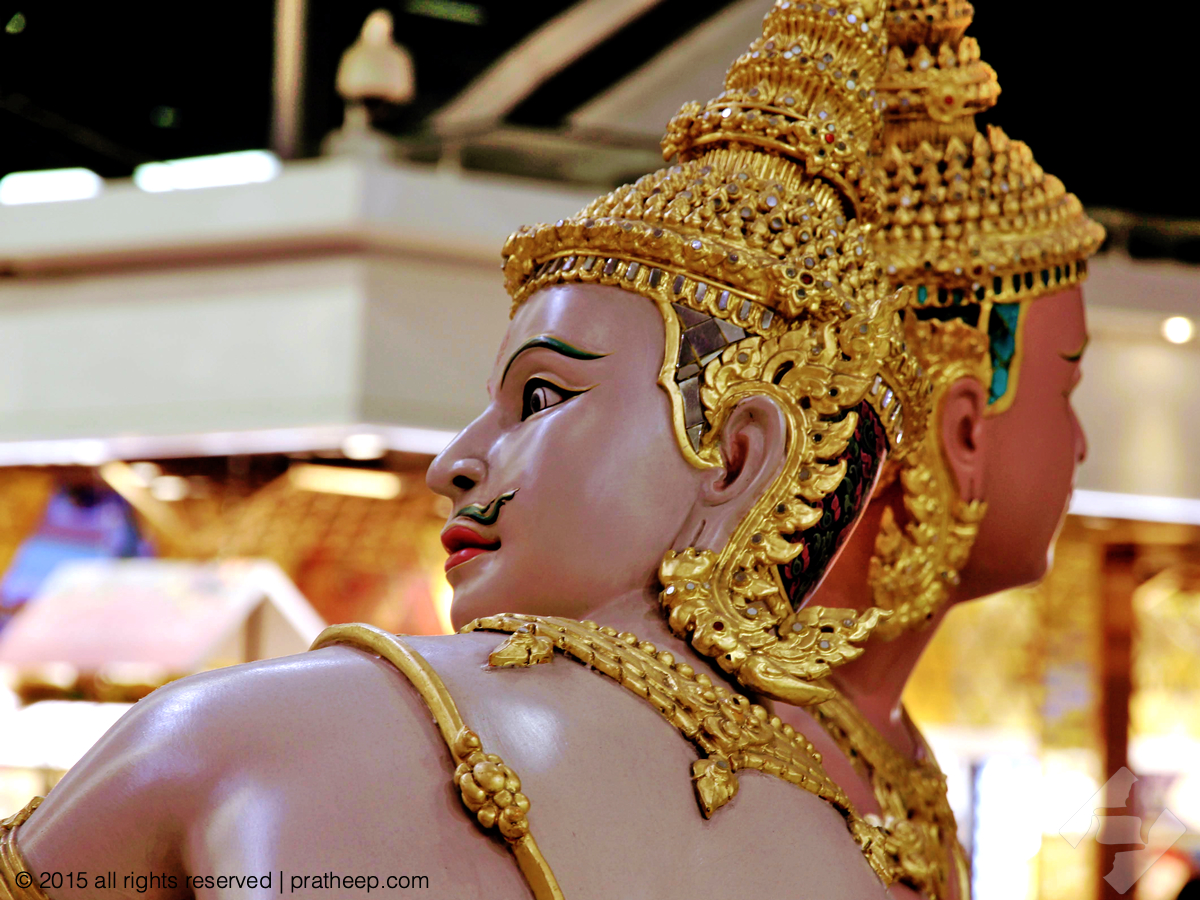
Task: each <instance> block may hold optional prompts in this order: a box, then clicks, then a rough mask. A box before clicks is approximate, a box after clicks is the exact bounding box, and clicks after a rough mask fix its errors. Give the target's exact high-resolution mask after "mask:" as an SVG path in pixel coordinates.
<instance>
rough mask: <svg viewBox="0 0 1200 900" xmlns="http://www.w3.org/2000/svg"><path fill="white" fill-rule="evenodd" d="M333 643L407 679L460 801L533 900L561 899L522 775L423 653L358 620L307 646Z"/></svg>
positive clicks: (317, 647)
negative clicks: (472, 721)
mask: <svg viewBox="0 0 1200 900" xmlns="http://www.w3.org/2000/svg"><path fill="white" fill-rule="evenodd" d="M334 644H345V645H347V646H351V647H357V648H358V649H360V650H366V651H367V652H368V653H374V654H376V655H377V656H380V657H382V658H383V659H386V660H387V661H388V662H390V663H391V664H392V665H393V666H395V667H396V669H397V670H399V672H400V674H401V675H403V676H404V677H405V678H407V679H408V680H409V682H411V683H412V686H413V687H414V688H416V690H417V693H418V694H420V695H421V699H422V700H424V701H425V705H426V706H427V707H429V711H430V712H431V713H433V718H434V721H435V722H436V723H437V726H438V730H439V731H440V732H441V735H442V739H443V740H444V741H445V742H446V747H447V748H448V749H449V751H450V757H451V759H452V761H453V762H454V765H455V769H454V776H453V781H454V786H455V788H456V789H457V790H458V792H459V796H460V797H461V798H462V802H463V805H464V806H466V808H467V809H468V810H469V811H470V812H471V813H472V814H473V815H474V817H475V820H476V821H477V822H478V823H479V825H480V826H481V827H482V828H483V829H484V830H485V831H489V830H491V829H493V828H494V829H496V830H497V831H499V832H500V835H501V837H503V838H504V840H505V842H506V843H507V844H508V846H509V849H510V850H512V853H513V856H514V857H515V858H516V860H517V866H518V867H519V868H520V870H521V874H522V875H523V876H524V877H525V881H526V882H527V883H528V884H529V888H530V890H531V891H532V892H533V896H534V898H535V900H563V893H562V890H561V889H560V888H559V886H558V881H557V880H556V879H555V877H554V872H553V871H552V870H551V869H550V864H549V863H548V862H547V861H546V858H545V857H544V856H542V852H541V850H539V849H538V845H537V841H536V840H534V837H533V834H532V832H530V830H529V798H528V797H526V796H525V795H524V794H523V793H521V779H520V778H518V777H517V773H516V772H514V771H513V770H512V769H510V768H509V767H508V766H506V765H505V764H504V761H503V760H502V759H501V758H500V757H499V756H497V755H496V754H494V753H485V752H484V750H483V746H482V744H481V743H480V740H479V735H477V734H476V733H475V732H474V731H472V730H471V729H470V728H468V727H467V726H466V725H465V724H464V723H463V720H462V716H461V715H460V714H459V712H458V707H457V705H455V703H454V698H453V697H451V696H450V692H449V691H448V690H446V685H445V683H443V681H442V679H441V678H439V677H438V674H437V672H436V671H434V669H433V667H432V666H431V665H429V663H428V662H427V661H426V660H425V658H424V657H422V656H421V654H419V653H417V651H416V650H414V649H412V647H410V646H408V644H406V643H405V642H404V641H403V640H402V639H401V638H399V637H397V636H396V635H393V634H389V633H387V632H386V631H382V630H381V629H378V628H375V627H373V626H371V625H364V624H358V623H356V624H349V625H331V626H330V627H329V628H326V629H325V630H324V631H322V632H321V633H320V634H319V635H317V639H316V640H315V641H314V642H313V645H312V647H311V648H310V649H313V650H320V649H321V648H322V647H329V646H332V645H334Z"/></svg>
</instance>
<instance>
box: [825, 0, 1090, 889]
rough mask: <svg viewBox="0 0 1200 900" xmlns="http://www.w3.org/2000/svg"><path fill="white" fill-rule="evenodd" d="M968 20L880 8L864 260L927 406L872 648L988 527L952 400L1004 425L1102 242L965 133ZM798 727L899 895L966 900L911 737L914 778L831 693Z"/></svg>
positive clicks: (955, 7)
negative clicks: (846, 784)
mask: <svg viewBox="0 0 1200 900" xmlns="http://www.w3.org/2000/svg"><path fill="white" fill-rule="evenodd" d="M972 16H973V9H972V7H971V5H970V4H969V3H967V2H965V0H916V2H909V0H893V2H891V3H890V4H889V8H888V11H887V27H888V39H889V49H888V53H887V67H886V71H885V73H884V75H883V76H882V78H881V79H880V82H879V86H878V92H879V98H880V101H881V104H882V105H883V108H884V148H883V152H882V156H881V157H880V158H879V160H878V164H877V167H876V172H877V175H878V177H879V181H880V183H881V185H882V189H883V205H884V219H883V222H882V227H881V228H879V229H878V230H877V232H876V235H875V239H874V246H873V250H874V252H875V253H876V254H877V255H878V258H879V259H880V262H881V263H882V264H883V265H884V266H885V267H886V271H887V273H888V275H889V277H891V278H892V279H894V280H895V281H896V282H897V283H899V284H902V285H905V286H906V287H909V288H911V291H910V292H909V293H907V294H906V298H907V303H908V306H909V310H908V314H907V316H906V323H905V334H906V344H907V347H906V348H905V350H904V352H906V353H908V354H909V355H910V356H911V357H912V358H913V359H914V360H915V361H916V362H918V363H919V364H920V365H921V367H922V368H923V369H924V370H925V371H926V372H927V373H928V375H929V377H930V378H931V380H932V384H933V394H932V397H931V406H932V410H931V415H930V419H929V423H928V428H927V429H926V431H925V433H924V435H923V437H922V438H921V439H920V441H919V442H918V443H917V444H916V445H915V446H914V447H912V448H911V449H910V452H909V453H908V455H907V456H906V457H905V458H904V459H903V460H901V461H900V462H899V463H898V465H897V466H896V467H894V468H893V469H892V471H891V472H890V473H889V474H897V475H898V477H899V481H900V484H901V486H902V489H903V504H904V510H905V512H906V513H907V521H906V522H905V523H904V525H903V527H901V525H900V524H899V523H898V522H897V520H896V516H895V515H893V512H892V509H891V508H890V507H887V508H885V510H884V514H883V517H882V519H881V521H880V526H879V531H878V534H877V536H876V539H875V553H874V556H873V558H872V559H871V562H870V569H869V582H870V587H871V591H872V594H873V602H874V604H875V606H876V607H877V608H879V609H882V610H886V611H888V612H890V613H891V615H890V616H882V617H880V620H879V624H878V626H877V628H876V629H875V631H874V633H875V634H878V635H880V636H881V637H883V638H884V639H895V638H897V637H900V636H902V635H904V634H905V633H906V632H908V631H910V630H912V629H916V628H921V627H923V626H926V625H928V624H929V623H930V622H931V621H933V620H935V619H936V618H937V615H938V613H939V612H941V611H942V609H943V608H944V606H945V604H946V603H947V601H948V599H949V597H950V595H951V592H952V590H953V588H954V587H955V586H956V585H958V584H959V571H960V569H961V568H962V567H963V566H964V565H965V564H966V562H967V560H968V557H969V556H970V553H971V549H972V545H973V543H974V541H975V538H976V535H977V533H978V530H979V524H980V522H981V520H982V519H983V517H984V514H985V512H986V505H985V504H984V503H983V502H981V501H978V500H969V501H968V500H964V499H963V495H962V493H961V491H960V485H959V484H958V483H957V481H956V479H955V476H954V474H953V472H952V471H951V469H950V467H949V464H948V461H947V459H946V457H945V453H944V450H943V433H942V414H943V400H944V398H945V397H946V394H947V391H948V390H949V388H950V387H951V385H953V384H954V383H955V382H958V381H960V380H961V379H963V378H972V379H975V380H976V381H978V382H979V384H980V385H982V386H983V387H984V388H985V390H986V391H987V402H988V406H987V410H986V414H987V415H992V416H994V415H997V414H999V413H1001V412H1004V411H1005V410H1007V409H1008V408H1009V406H1010V405H1011V403H1012V402H1013V397H1014V396H1015V391H1016V388H1017V381H1018V375H1019V370H1020V364H1021V356H1022V337H1021V334H1022V332H1021V324H1022V321H1023V317H1024V313H1025V311H1026V310H1027V309H1028V306H1029V303H1030V302H1033V301H1035V300H1036V299H1037V298H1040V297H1045V296H1050V295H1053V294H1058V293H1060V292H1063V291H1065V290H1069V289H1071V288H1072V287H1074V286H1075V285H1077V284H1079V283H1080V282H1081V281H1082V280H1083V279H1084V278H1085V277H1086V272H1087V257H1088V256H1090V255H1091V254H1092V253H1094V252H1095V251H1096V250H1097V248H1098V247H1099V245H1100V243H1101V241H1102V240H1103V236H1104V233H1103V229H1101V228H1100V226H1099V225H1097V224H1096V223H1095V222H1092V221H1091V220H1090V219H1088V218H1087V216H1086V215H1084V213H1083V210H1082V207H1081V205H1080V203H1079V201H1078V200H1077V199H1076V198H1075V197H1074V195H1071V194H1068V193H1067V192H1066V191H1065V190H1064V188H1063V186H1062V183H1061V182H1060V181H1059V180H1058V179H1056V178H1054V177H1053V176H1051V175H1047V174H1046V173H1044V172H1043V170H1042V169H1041V168H1040V167H1039V166H1038V165H1037V164H1036V163H1035V162H1034V160H1033V156H1032V154H1031V153H1030V151H1029V148H1028V147H1027V146H1026V145H1025V144H1023V143H1020V142H1018V141H1011V140H1009V139H1008V137H1007V136H1006V135H1004V133H1003V132H1002V131H1000V130H999V129H997V128H989V130H988V134H987V135H986V136H984V135H983V134H980V133H978V132H977V131H976V127H975V121H974V115H975V114H976V113H978V112H982V111H984V110H986V109H988V108H990V107H991V106H992V105H993V104H994V103H995V101H996V98H997V96H998V94H999V90H1000V89H999V85H998V83H997V80H996V75H995V72H994V71H993V70H992V69H991V68H990V67H989V66H988V65H987V64H986V63H984V62H983V61H982V60H981V59H980V54H979V46H978V44H977V42H976V41H975V40H974V39H973V38H969V37H965V36H964V32H965V30H966V28H967V27H968V26H969V24H970V22H971V19H972ZM835 677H836V676H835ZM826 687H831V686H830V685H828V684H827V685H826ZM810 712H811V714H812V716H813V717H814V718H816V719H817V721H818V722H819V723H820V724H821V725H822V726H823V727H824V728H825V730H826V731H827V732H828V734H829V735H830V736H831V737H832V738H833V739H834V742H835V743H836V744H837V745H838V746H839V747H840V748H841V749H842V751H843V752H844V753H845V754H846V756H847V758H848V759H850V760H851V762H852V763H853V764H854V766H855V768H856V769H857V770H858V771H859V773H860V774H861V775H862V777H863V778H864V779H865V780H866V781H867V782H868V783H869V784H870V785H871V786H872V789H873V793H874V795H875V798H876V800H877V802H878V803H879V806H880V809H881V810H882V813H883V817H882V820H881V821H880V822H879V823H878V824H879V825H880V826H881V828H882V829H883V831H884V832H885V834H886V838H885V848H886V852H887V854H888V856H889V859H890V860H891V862H892V864H893V865H894V866H895V868H896V870H897V872H898V878H899V880H900V881H901V882H903V883H905V884H907V885H909V886H911V887H913V888H914V889H916V890H918V891H920V892H921V893H922V894H923V895H924V896H926V897H927V898H930V900H939V898H946V897H949V896H955V895H957V896H959V897H969V895H970V883H969V878H968V872H967V866H966V861H965V854H964V852H963V850H962V848H961V847H960V846H959V844H958V842H957V838H956V826H955V822H954V816H953V813H952V812H951V810H950V807H949V804H948V802H947V800H946V786H945V779H944V777H943V776H942V774H941V772H940V771H939V770H938V768H937V765H936V762H935V761H934V760H933V757H932V754H931V753H930V752H929V749H928V747H927V746H925V745H924V743H923V741H922V740H921V739H920V738H919V736H917V737H916V738H915V740H916V741H917V744H918V747H919V748H920V750H919V753H920V752H923V754H924V757H923V758H919V759H918V760H915V761H914V760H912V759H909V758H907V757H906V756H904V755H902V754H900V753H899V752H898V751H897V750H895V749H894V748H893V746H892V745H891V744H890V743H889V742H888V741H887V740H886V739H885V738H884V737H883V736H882V735H881V734H880V733H879V731H877V730H876V729H875V728H874V727H872V725H871V724H870V722H869V721H868V720H867V719H866V718H865V717H864V716H863V715H862V713H861V712H860V711H859V710H858V709H857V708H856V707H855V706H854V704H853V703H852V702H851V701H850V700H849V699H847V698H846V697H845V696H844V695H842V694H840V693H837V692H834V694H833V696H832V697H831V698H830V699H828V700H827V701H825V702H824V703H821V704H819V705H816V706H813V707H812V708H811V709H810ZM914 731H915V729H914Z"/></svg>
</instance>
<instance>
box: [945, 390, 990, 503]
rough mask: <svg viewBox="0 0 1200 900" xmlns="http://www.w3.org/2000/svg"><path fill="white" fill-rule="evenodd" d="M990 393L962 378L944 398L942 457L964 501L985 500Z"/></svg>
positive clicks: (946, 391)
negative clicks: (986, 426)
mask: <svg viewBox="0 0 1200 900" xmlns="http://www.w3.org/2000/svg"><path fill="white" fill-rule="evenodd" d="M986 410H987V393H986V391H985V390H984V387H983V385H982V384H980V383H979V382H978V381H976V380H975V379H974V378H960V379H958V381H955V382H954V383H953V384H951V385H950V386H949V387H948V388H946V390H945V392H944V393H943V394H942V402H941V415H940V419H939V421H940V424H941V437H942V454H943V456H944V458H945V460H946V464H947V466H948V467H949V469H950V471H951V473H953V475H954V480H955V483H956V484H957V485H958V493H959V496H960V497H961V498H962V499H963V500H967V501H970V500H983V499H985V498H984V496H983V493H984V490H983V470H984V456H985V443H986V439H985V437H984V431H985V429H984V427H983V417H984V413H985V411H986Z"/></svg>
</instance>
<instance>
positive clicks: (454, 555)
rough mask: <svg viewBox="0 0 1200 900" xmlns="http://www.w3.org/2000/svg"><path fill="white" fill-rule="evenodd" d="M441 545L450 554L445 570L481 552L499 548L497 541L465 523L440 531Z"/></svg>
mask: <svg viewBox="0 0 1200 900" xmlns="http://www.w3.org/2000/svg"><path fill="white" fill-rule="evenodd" d="M442 546H443V547H445V548H446V552H447V553H449V554H450V557H449V559H447V560H446V571H447V572H449V571H450V570H451V569H453V568H454V567H455V566H460V565H462V564H463V563H465V562H466V561H467V560H469V559H474V558H475V557H476V556H479V555H480V554H482V553H487V552H489V551H491V550H499V549H500V542H499V541H489V540H487V539H485V538H484V537H483V536H482V535H480V534H478V533H477V532H475V531H472V530H471V529H470V528H467V527H466V526H465V525H455V526H454V527H453V528H447V529H446V530H445V531H443V532H442Z"/></svg>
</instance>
